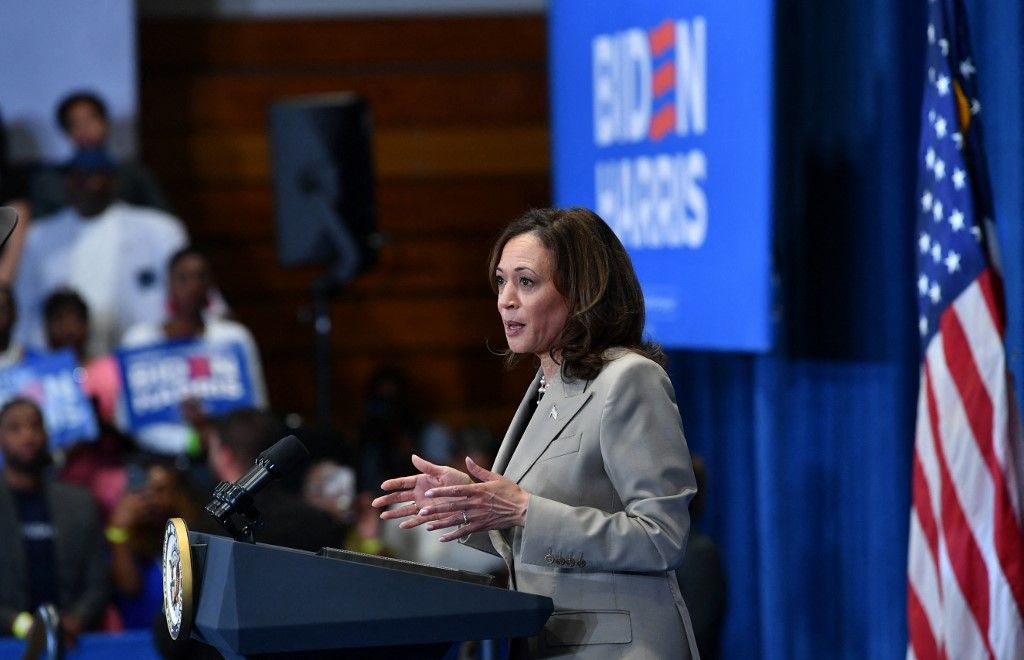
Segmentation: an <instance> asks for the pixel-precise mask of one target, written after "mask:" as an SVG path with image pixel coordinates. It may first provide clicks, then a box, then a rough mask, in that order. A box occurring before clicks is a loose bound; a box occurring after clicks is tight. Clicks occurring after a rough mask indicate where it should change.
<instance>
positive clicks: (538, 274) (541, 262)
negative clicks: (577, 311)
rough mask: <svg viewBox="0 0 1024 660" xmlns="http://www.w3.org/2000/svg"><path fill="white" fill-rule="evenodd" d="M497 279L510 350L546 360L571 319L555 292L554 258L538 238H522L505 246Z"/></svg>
mask: <svg viewBox="0 0 1024 660" xmlns="http://www.w3.org/2000/svg"><path fill="white" fill-rule="evenodd" d="M494 276H495V282H496V283H497V286H498V314H500V315H501V321H502V324H503V325H504V327H505V338H506V339H507V340H508V347H509V349H511V350H512V352H514V353H533V354H535V355H537V356H538V357H544V356H546V355H547V354H548V352H549V351H550V350H551V347H552V346H553V344H554V342H555V339H556V338H557V337H558V334H559V333H560V332H561V331H562V328H563V326H565V319H566V318H567V317H568V315H569V303H568V301H567V300H566V299H565V296H563V295H562V294H561V293H560V292H559V291H558V289H557V288H555V280H554V276H555V255H554V254H553V253H552V252H551V250H549V249H548V248H546V247H545V246H544V244H543V243H542V242H541V240H540V239H539V238H538V237H537V235H536V234H534V233H532V232H531V233H528V234H520V235H518V236H515V237H513V238H512V239H510V240H509V241H508V242H507V243H506V244H505V248H504V249H503V250H502V251H501V258H500V259H499V260H498V267H497V269H496V271H495V273H494Z"/></svg>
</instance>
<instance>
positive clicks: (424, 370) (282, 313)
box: [139, 15, 550, 433]
mask: <svg viewBox="0 0 1024 660" xmlns="http://www.w3.org/2000/svg"><path fill="white" fill-rule="evenodd" d="M139 57H140V76H141V117H140V124H141V145H142V157H143V159H144V160H145V161H146V162H147V163H148V164H149V165H151V166H152V167H153V169H154V170H155V171H156V173H157V175H158V176H159V177H160V180H161V182H162V184H163V185H164V187H165V188H166V190H167V192H168V194H169V196H170V198H171V200H172V203H173V205H174V208H175V211H176V213H177V214H178V215H179V216H180V217H181V218H182V220H183V221H184V222H185V223H186V225H187V226H188V229H189V232H190V233H191V235H192V238H193V240H194V241H195V242H196V243H197V244H199V245H201V246H203V247H205V248H206V249H207V251H208V252H209V253H210V255H211V258H212V261H213V265H214V269H215V274H216V277H217V280H218V283H219V284H220V287H221V289H222V290H223V292H224V295H225V297H226V298H227V299H228V301H229V303H230V305H231V307H232V309H233V310H234V313H235V316H236V317H237V318H238V319H239V320H240V321H241V322H242V323H244V324H245V325H247V326H248V327H249V328H250V329H251V330H252V332H253V334H254V335H255V337H256V340H257V342H258V343H259V346H260V349H261V351H262V356H263V363H264V367H265V371H266V377H267V381H268V385H269V390H270V397H271V403H272V406H273V407H274V409H275V410H277V411H279V412H291V411H295V412H299V413H301V414H303V415H304V416H306V418H307V420H309V421H313V415H314V383H313V380H314V379H313V357H312V351H313V349H312V346H313V329H312V327H311V326H310V324H309V323H308V322H306V321H303V320H302V317H303V315H304V314H305V313H306V312H307V310H308V307H309V304H310V302H311V292H310V284H311V282H312V281H313V279H314V278H315V277H316V276H317V275H318V274H319V273H320V272H321V271H320V269H319V268H316V267H309V268H284V267H281V266H279V265H277V263H276V256H275V243H274V240H275V238H274V215H273V197H272V193H271V186H270V169H269V158H268V139H267V107H268V104H269V103H270V102H272V101H274V100H276V99H281V98H287V97H290V96H296V95H302V94H310V93H320V92H332V91H343V90H351V91H355V92H358V93H361V94H363V95H365V96H366V97H368V98H369V100H370V103H371V107H372V111H373V116H374V123H375V136H374V148H375V158H376V168H377V177H378V181H377V198H378V206H379V219H378V226H379V229H380V231H381V232H383V233H385V234H387V235H388V236H389V237H390V238H391V239H392V241H393V242H392V243H391V244H390V245H387V246H385V247H384V248H383V249H382V251H381V254H380V259H379V261H378V263H377V265H376V266H375V267H374V268H373V269H372V270H371V271H368V272H366V273H365V274H363V275H362V276H360V277H359V278H358V280H357V281H356V282H355V283H354V284H352V285H350V286H349V287H348V288H347V289H346V290H344V291H342V292H341V293H340V294H339V295H338V296H337V298H336V300H335V301H334V302H333V303H332V306H331V316H332V321H333V326H334V331H333V351H334V359H333V363H334V364H333V400H334V402H335V405H334V420H335V423H336V424H338V425H342V426H349V425H351V424H352V423H354V422H356V421H357V419H358V414H359V411H360V409H361V404H362V398H363V389H364V384H365V382H366V380H367V378H368V377H369V375H370V374H371V372H372V371H373V370H374V369H375V368H376V367H377V366H380V365H398V366H400V367H402V368H403V369H405V370H406V371H407V372H408V373H409V375H410V376H411V379H412V382H413V384H414V387H415V390H416V392H417V393H418V394H419V395H420V398H421V400H422V401H423V402H424V405H425V406H426V407H427V410H426V411H425V412H428V413H432V414H433V416H435V417H437V418H440V419H442V420H444V421H447V422H449V423H450V424H452V425H453V426H454V427H455V428H459V427H461V426H462V425H464V424H467V423H473V422H479V423H483V424H486V425H487V426H488V427H489V428H491V429H492V431H494V432H495V433H501V432H502V431H503V430H504V428H505V425H506V424H507V423H508V421H509V420H510V419H511V416H512V413H513V412H514V410H515V406H516V405H517V403H518V401H519V399H520V397H521V395H522V391H523V388H524V386H525V384H526V383H527V382H528V380H529V378H530V376H531V374H532V369H531V368H529V366H528V365H524V366H522V367H520V368H519V369H517V370H516V371H514V372H511V373H509V372H506V371H505V370H504V367H503V366H502V363H501V360H500V358H497V357H495V356H493V355H491V354H490V353H488V351H487V348H486V345H485V342H487V341H489V342H490V345H491V346H495V347H503V346H504V338H503V335H502V332H501V327H500V325H499V322H498V317H497V313H496V310H495V304H494V297H493V295H492V293H491V291H490V289H489V286H488V282H487V274H486V272H485V270H486V269H485V266H486V257H487V251H488V249H489V246H490V242H491V240H492V239H493V237H494V235H495V234H496V232H497V231H499V230H500V229H501V227H502V226H503V225H504V224H505V223H506V222H507V221H508V220H510V219H511V218H513V217H515V216H516V215H518V214H519V213H521V212H523V211H524V210H526V209H527V208H529V207H530V206H546V205H548V204H549V203H550V185H549V162H548V161H549V158H548V115H547V112H548V94H547V69H546V67H547V62H546V36H545V22H544V18H543V16H539V15H526V16H523V15H518V16H514V17H501V16H488V17H463V18H451V17H417V18H408V19H394V18H387V19H381V18H374V19H367V18H363V19H344V20H342V19H330V20H302V21H296V20H260V21H239V20H213V19H209V20H207V19H204V20H197V19H190V20H155V19H143V20H142V22H141V24H140V26H139Z"/></svg>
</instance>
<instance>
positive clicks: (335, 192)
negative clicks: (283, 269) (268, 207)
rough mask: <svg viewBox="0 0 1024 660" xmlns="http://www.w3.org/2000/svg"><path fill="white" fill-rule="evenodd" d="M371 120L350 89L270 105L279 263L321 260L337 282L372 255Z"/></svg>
mask: <svg viewBox="0 0 1024 660" xmlns="http://www.w3.org/2000/svg"><path fill="white" fill-rule="evenodd" d="M372 136H373V125H372V121H371V118H370V107H369V104H368V103H367V102H366V100H365V99H363V98H362V97H360V96H357V95H356V94H349V93H340V94H327V95H318V96H307V97H299V98H295V99H289V100H285V101H280V102H276V103H273V104H272V105H271V106H270V157H271V165H272V170H273V179H274V197H275V203H276V204H275V205H276V225H277V255H278V260H279V261H280V262H281V263H282V264H285V265H300V264H327V265H329V266H330V267H331V269H332V274H331V276H330V279H332V280H333V281H334V282H335V283H338V284H341V283H344V282H347V281H349V280H351V279H352V278H354V277H355V276H356V275H357V274H359V272H361V271H363V270H365V269H366V268H367V267H368V266H370V265H372V264H373V262H374V261H375V260H376V253H377V247H376V236H377V235H376V233H375V229H376V221H377V220H376V217H377V210H376V202H375V195H374V175H373V154H372V147H371V140H372Z"/></svg>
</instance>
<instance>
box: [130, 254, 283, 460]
mask: <svg viewBox="0 0 1024 660" xmlns="http://www.w3.org/2000/svg"><path fill="white" fill-rule="evenodd" d="M167 270H168V275H167V282H168V293H167V299H168V307H169V316H168V317H167V319H166V320H165V321H164V322H163V323H141V324H138V325H136V326H133V327H132V328H130V329H129V330H128V332H126V333H125V336H124V341H123V342H122V348H134V347H138V346H146V345H149V344H155V343H159V342H164V341H170V340H202V341H207V342H213V343H216V342H234V343H237V344H239V345H240V346H241V347H242V352H243V355H244V356H245V361H246V367H247V370H248V372H249V377H250V378H251V380H252V387H253V399H254V404H255V406H256V407H257V408H263V407H265V406H266V405H267V388H266V384H265V382H264V380H263V368H262V366H261V365H260V357H259V351H258V350H257V348H256V342H255V340H254V339H253V337H252V335H251V334H250V333H249V331H248V330H247V329H246V328H245V326H243V325H242V324H240V323H237V322H235V321H231V320H229V319H225V318H221V317H219V316H218V315H216V314H209V313H207V309H208V307H209V305H210V300H211V295H212V292H213V291H214V286H213V276H212V274H211V272H210V262H209V260H207V258H206V256H205V255H204V254H203V253H202V252H200V251H199V250H197V249H196V248H194V247H184V248H182V249H180V250H178V251H177V252H175V253H174V254H173V255H171V257H170V259H169V261H168V266H167ZM185 416H186V418H187V419H189V421H191V422H192V423H193V425H195V424H197V423H201V421H202V419H201V417H202V411H201V409H200V408H198V407H197V406H195V405H187V406H186V407H185ZM197 437H198V436H197V434H196V432H195V431H194V430H193V429H192V428H190V427H189V425H186V424H155V425H153V426H152V427H149V428H144V429H139V430H137V432H136V440H137V441H138V443H139V446H140V447H142V448H143V449H145V450H147V451H151V452H155V453H160V454H181V453H182V452H191V453H193V454H196V453H199V449H200V447H198V446H197V444H196V443H197Z"/></svg>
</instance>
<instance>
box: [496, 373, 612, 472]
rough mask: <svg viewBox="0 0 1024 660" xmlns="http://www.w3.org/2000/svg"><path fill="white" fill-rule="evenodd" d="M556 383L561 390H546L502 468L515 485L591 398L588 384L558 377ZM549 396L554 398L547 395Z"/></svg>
mask: <svg viewBox="0 0 1024 660" xmlns="http://www.w3.org/2000/svg"><path fill="white" fill-rule="evenodd" d="M558 384H559V385H560V386H561V387H557V386H556V387H555V388H550V387H549V389H548V392H547V393H546V394H545V395H544V398H543V399H542V400H541V402H540V405H539V406H537V411H536V412H535V413H534V415H533V418H532V419H531V420H530V422H529V424H528V425H527V427H526V430H525V431H523V436H522V438H521V439H520V441H519V444H518V446H517V447H516V448H515V452H514V455H513V456H512V457H511V458H510V459H508V465H507V466H505V472H504V474H505V476H506V477H507V478H509V479H511V480H512V481H515V482H516V483H518V482H519V481H520V480H522V478H523V477H524V476H525V475H526V473H527V472H528V471H529V470H530V468H531V467H533V464H534V463H536V462H537V459H538V458H540V456H541V454H543V453H544V450H545V449H547V448H548V445H549V444H551V441H552V440H554V439H555V438H557V437H558V434H559V433H561V432H562V429H564V428H565V425H566V424H568V423H569V422H570V421H571V420H572V418H573V417H575V416H576V413H578V412H579V411H580V409H581V408H583V406H584V404H586V403H587V401H589V400H590V397H591V396H592V395H593V392H588V391H586V386H587V381H579V380H576V381H572V382H569V383H566V382H565V381H562V380H561V378H559V379H558ZM557 390H561V396H558V394H557V393H556V392H557ZM552 394H554V395H555V396H550V395H552ZM531 405H532V402H531ZM517 417H518V415H517Z"/></svg>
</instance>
